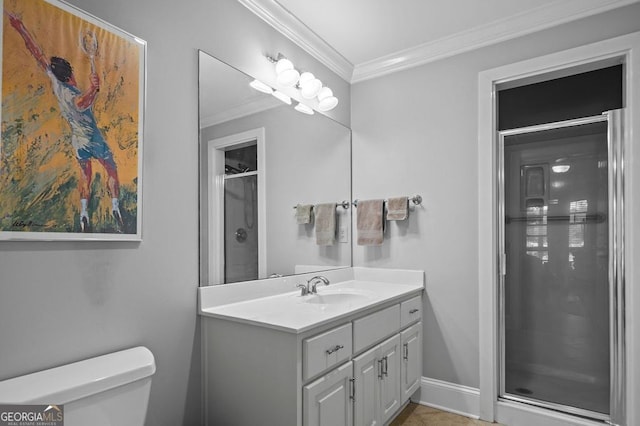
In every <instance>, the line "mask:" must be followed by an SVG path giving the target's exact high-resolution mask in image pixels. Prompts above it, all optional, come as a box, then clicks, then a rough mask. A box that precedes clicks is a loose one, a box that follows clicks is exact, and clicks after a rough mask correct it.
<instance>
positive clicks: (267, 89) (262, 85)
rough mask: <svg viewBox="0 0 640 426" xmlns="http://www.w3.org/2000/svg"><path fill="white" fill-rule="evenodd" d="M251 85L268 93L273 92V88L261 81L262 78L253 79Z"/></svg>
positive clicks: (259, 90)
mask: <svg viewBox="0 0 640 426" xmlns="http://www.w3.org/2000/svg"><path fill="white" fill-rule="evenodd" d="M249 86H251V87H253V88H254V89H256V90H257V91H258V92H262V93H268V94H271V93H272V92H273V89H272V88H271V87H269V86H268V85H266V84H265V83H263V82H261V81H260V80H253V81H252V82H251V83H249Z"/></svg>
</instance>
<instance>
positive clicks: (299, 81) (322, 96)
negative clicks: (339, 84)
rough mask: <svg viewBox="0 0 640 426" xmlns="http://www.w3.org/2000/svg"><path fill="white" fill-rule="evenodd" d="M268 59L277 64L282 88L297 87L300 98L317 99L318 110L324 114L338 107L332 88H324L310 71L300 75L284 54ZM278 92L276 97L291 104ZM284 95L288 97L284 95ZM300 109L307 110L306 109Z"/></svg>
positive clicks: (277, 79)
mask: <svg viewBox="0 0 640 426" xmlns="http://www.w3.org/2000/svg"><path fill="white" fill-rule="evenodd" d="M267 59H268V60H269V61H270V62H272V63H274V64H276V65H275V68H276V82H277V83H278V84H279V85H280V86H283V87H295V88H296V89H298V90H299V91H300V96H301V97H303V98H304V99H314V98H317V100H318V107H317V109H318V110H319V111H322V112H326V111H330V110H332V109H333V108H335V107H336V105H338V98H337V97H335V96H334V95H333V91H332V90H331V89H330V88H328V87H326V86H322V82H321V81H320V80H319V79H317V78H316V77H315V76H314V75H313V74H312V73H310V72H309V71H305V72H303V73H302V74H300V72H299V71H298V70H296V69H295V67H294V66H293V63H292V62H291V61H290V60H289V59H287V58H285V57H284V56H283V55H282V53H278V56H277V58H273V57H271V56H267ZM276 92H278V91H277V90H276V91H274V93H273V95H274V96H276V97H277V98H278V99H280V100H282V101H283V102H285V103H289V104H290V102H286V101H284V100H283V99H282V98H281V97H280V96H279V95H276ZM267 93H268V92H267ZM282 95H283V96H286V95H284V94H282ZM298 105H301V104H298ZM300 108H301V109H306V108H304V107H300ZM296 110H298V111H300V109H298V108H296ZM301 112H303V111H301ZM307 114H308V113H307Z"/></svg>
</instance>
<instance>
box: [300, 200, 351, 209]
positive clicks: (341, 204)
mask: <svg viewBox="0 0 640 426" xmlns="http://www.w3.org/2000/svg"><path fill="white" fill-rule="evenodd" d="M336 207H342V208H343V209H345V210H347V209H348V208H349V202H348V201H346V200H345V201H343V202H341V203H336ZM293 208H294V209H297V208H298V206H293Z"/></svg>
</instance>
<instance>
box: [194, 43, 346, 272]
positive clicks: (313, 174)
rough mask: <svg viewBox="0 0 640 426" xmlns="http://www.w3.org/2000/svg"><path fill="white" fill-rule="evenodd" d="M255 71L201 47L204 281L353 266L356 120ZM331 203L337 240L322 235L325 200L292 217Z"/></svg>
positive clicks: (201, 168)
mask: <svg viewBox="0 0 640 426" xmlns="http://www.w3.org/2000/svg"><path fill="white" fill-rule="evenodd" d="M253 80H254V79H253V78H252V77H251V76H249V75H247V74H245V73H243V72H241V71H239V70H237V69H235V68H234V67H232V66H230V65H228V64H226V63H224V62H222V61H220V60H218V59H216V58H215V57H213V56H211V55H209V54H207V53H205V52H202V51H200V52H199V100H200V109H199V115H200V117H199V118H200V285H212V284H223V283H231V282H237V281H247V280H254V279H264V278H269V277H274V276H286V275H293V274H298V273H306V272H315V271H322V270H327V269H334V268H341V267H349V266H351V205H350V200H351V131H350V129H348V128H347V127H345V126H343V125H341V124H340V123H338V122H336V121H334V120H332V119H330V118H328V117H327V116H325V115H322V114H320V113H318V112H316V113H315V114H313V115H307V114H303V113H301V112H298V111H297V110H295V109H294V107H293V106H292V105H287V104H285V103H283V102H282V101H280V100H278V99H276V98H275V97H274V96H272V95H271V94H268V93H263V92H260V91H258V90H256V89H254V88H253V87H251V86H250V85H249V83H251V82H252V81H253ZM293 103H294V104H296V102H295V101H294V102H293ZM343 202H344V205H343V204H342V203H343ZM325 203H336V204H337V206H336V209H335V242H333V244H331V245H319V244H318V241H317V236H316V228H318V224H319V223H324V221H322V220H320V221H315V220H314V214H313V212H314V211H317V210H319V209H317V208H314V209H312V214H311V223H309V224H298V220H297V219H298V218H297V217H296V212H297V211H298V210H297V209H296V208H295V207H296V206H298V205H318V204H325ZM302 210H303V209H300V211H302ZM316 222H318V223H316ZM321 236H322V235H321ZM324 236H326V234H325V235H324Z"/></svg>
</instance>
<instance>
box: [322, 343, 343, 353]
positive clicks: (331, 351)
mask: <svg viewBox="0 0 640 426" xmlns="http://www.w3.org/2000/svg"><path fill="white" fill-rule="evenodd" d="M342 348H344V346H342V345H335V346H334V347H333V348H331V349H327V350H326V352H327V355H331V354H332V353H334V352H336V351H339V350H340V349H342Z"/></svg>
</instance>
